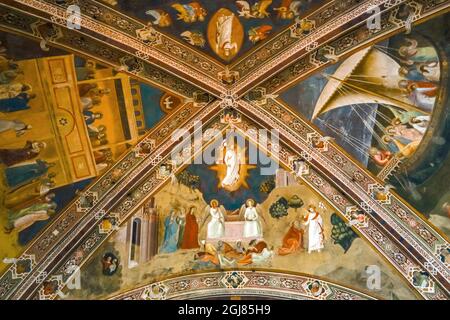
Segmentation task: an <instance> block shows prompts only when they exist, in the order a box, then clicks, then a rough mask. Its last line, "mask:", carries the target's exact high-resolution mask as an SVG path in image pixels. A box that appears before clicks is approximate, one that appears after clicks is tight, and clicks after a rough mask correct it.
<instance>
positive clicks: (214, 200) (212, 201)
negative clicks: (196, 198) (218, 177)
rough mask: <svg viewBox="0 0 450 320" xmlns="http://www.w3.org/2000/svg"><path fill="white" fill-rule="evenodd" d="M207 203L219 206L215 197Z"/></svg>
mask: <svg viewBox="0 0 450 320" xmlns="http://www.w3.org/2000/svg"><path fill="white" fill-rule="evenodd" d="M209 205H210V206H211V207H218V206H219V201H217V200H216V199H212V200H211V202H210V203H209Z"/></svg>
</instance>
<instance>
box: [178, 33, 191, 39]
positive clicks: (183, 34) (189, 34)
mask: <svg viewBox="0 0 450 320" xmlns="http://www.w3.org/2000/svg"><path fill="white" fill-rule="evenodd" d="M180 36H182V37H186V38H189V39H190V38H191V36H192V32H190V31H185V32H183V33H182V34H180Z"/></svg>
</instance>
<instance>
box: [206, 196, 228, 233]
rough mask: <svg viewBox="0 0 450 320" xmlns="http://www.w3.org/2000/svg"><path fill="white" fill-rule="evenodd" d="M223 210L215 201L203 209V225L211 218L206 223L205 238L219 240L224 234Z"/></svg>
mask: <svg viewBox="0 0 450 320" xmlns="http://www.w3.org/2000/svg"><path fill="white" fill-rule="evenodd" d="M225 212H226V211H225V208H224V207H223V206H219V202H218V201H217V200H211V203H210V205H209V206H206V208H205V219H204V221H203V223H204V222H205V221H206V220H207V219H208V218H209V217H211V221H210V222H209V223H208V229H207V238H208V239H217V238H221V237H223V236H224V234H225Z"/></svg>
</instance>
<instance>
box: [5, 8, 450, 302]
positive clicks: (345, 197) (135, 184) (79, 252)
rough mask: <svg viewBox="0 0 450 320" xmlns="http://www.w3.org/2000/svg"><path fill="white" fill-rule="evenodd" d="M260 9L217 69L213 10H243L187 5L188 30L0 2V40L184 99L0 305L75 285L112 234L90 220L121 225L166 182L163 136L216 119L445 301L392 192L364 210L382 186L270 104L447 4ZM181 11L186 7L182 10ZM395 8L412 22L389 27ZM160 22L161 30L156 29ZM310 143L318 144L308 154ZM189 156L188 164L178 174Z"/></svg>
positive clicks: (38, 249)
mask: <svg viewBox="0 0 450 320" xmlns="http://www.w3.org/2000/svg"><path fill="white" fill-rule="evenodd" d="M238 2H239V1H238ZM250 2H251V1H250ZM260 2H266V1H260ZM269 2H270V4H268V7H267V12H268V13H269V15H268V16H265V15H264V12H263V11H258V10H250V13H249V15H250V16H248V17H243V18H241V22H239V19H238V20H237V21H238V22H236V23H240V27H241V28H242V29H243V31H242V35H241V36H242V38H243V39H242V41H241V42H242V43H241V44H239V48H238V49H239V50H237V52H236V54H232V56H229V57H227V56H224V54H223V52H220V50H215V47H214V45H212V44H211V42H214V41H215V40H214V37H212V38H208V29H209V28H210V25H211V22H210V21H211V19H212V18H214V15H215V13H217V12H218V10H219V9H221V8H226V9H227V10H228V11H229V12H232V13H234V14H235V15H239V14H238V12H239V11H241V12H243V10H245V6H243V4H242V5H238V4H237V3H236V2H234V1H214V2H211V1H197V2H195V3H196V4H198V5H199V6H200V7H202V8H203V9H204V12H205V13H206V14H205V17H203V16H202V17H200V16H197V17H196V18H195V19H194V20H195V21H194V20H191V21H187V22H186V21H183V18H185V19H189V15H188V13H189V12H190V11H189V10H188V11H186V12H187V13H185V14H187V15H188V16H183V12H184V11H183V10H182V9H180V8H179V7H178V6H177V4H178V2H177V1H169V2H168V1H154V2H152V4H149V3H146V2H142V1H123V2H122V1H119V3H118V4H117V5H115V6H110V5H107V4H104V3H101V2H98V1H92V0H78V1H70V0H67V1H58V0H15V1H13V0H5V1H2V3H1V4H0V28H1V29H2V30H4V31H8V32H13V33H16V34H19V35H23V36H26V37H29V38H31V39H34V40H36V41H40V42H41V44H42V46H54V47H57V48H60V49H64V50H66V51H69V52H73V53H76V54H79V55H82V56H85V57H88V58H91V59H93V60H96V61H99V62H101V63H103V64H105V65H108V66H111V67H114V68H115V69H116V70H119V71H121V72H125V73H127V74H130V75H132V76H133V77H134V78H136V79H138V80H140V81H142V82H145V83H148V84H150V85H152V86H156V87H158V88H161V89H162V90H164V91H166V92H171V93H173V94H176V95H178V96H180V97H183V98H185V99H186V100H185V101H186V103H184V104H183V105H182V106H180V107H179V108H178V109H177V110H176V112H174V113H171V114H170V115H168V116H167V117H166V118H165V119H164V120H163V121H161V122H160V123H159V124H158V125H156V126H155V127H154V128H153V129H152V130H150V131H149V132H148V133H147V134H146V135H145V137H144V138H143V139H142V140H141V141H140V142H139V143H138V144H137V145H135V146H134V147H133V148H132V150H130V152H128V153H127V154H126V155H125V156H124V157H123V158H121V159H120V160H119V161H118V162H117V163H115V164H114V166H113V167H112V168H110V169H109V170H108V172H107V173H105V174H104V175H102V176H101V177H99V178H98V179H96V180H95V182H93V183H92V184H91V185H90V186H88V187H87V189H85V190H84V192H83V194H82V195H81V197H87V196H90V197H92V199H93V201H92V202H91V203H90V204H88V205H82V201H81V199H80V198H77V199H76V200H75V201H73V202H72V203H71V204H70V205H69V206H67V207H66V208H65V209H64V211H63V212H62V213H61V214H60V215H59V216H58V217H57V218H56V219H55V220H54V221H53V222H52V223H51V224H50V225H49V226H48V227H47V228H46V229H45V231H43V232H42V233H41V234H40V235H39V237H38V238H37V239H36V240H35V241H33V242H32V243H31V244H30V246H29V247H28V248H27V249H26V250H25V252H24V253H23V254H22V255H21V256H20V258H19V259H18V260H19V261H29V262H30V264H31V265H32V268H31V269H30V270H29V271H28V272H25V273H23V272H22V273H20V274H19V273H18V272H17V263H15V264H13V265H12V266H11V267H10V268H9V269H8V270H7V271H6V272H5V273H4V274H3V275H2V277H1V279H0V286H1V290H0V297H1V298H2V299H24V298H27V299H32V298H38V299H39V298H40V299H54V298H56V297H57V294H56V293H53V294H48V295H47V294H43V289H42V283H43V282H44V281H45V280H49V279H50V280H54V281H56V283H57V284H58V286H59V287H58V288H59V289H62V288H63V287H64V286H65V284H66V281H67V280H68V279H70V276H71V273H72V271H73V270H72V269H70V268H69V267H70V266H74V265H75V266H81V265H83V264H84V263H85V262H86V261H87V260H88V259H89V257H90V256H91V255H92V254H93V253H94V252H95V251H96V249H97V248H99V246H100V245H101V244H102V243H104V242H105V241H106V240H107V239H108V237H110V236H111V234H112V233H113V232H114V230H110V231H102V230H101V228H99V225H100V223H101V221H102V219H103V218H104V217H114V219H115V220H116V223H117V225H121V224H123V223H125V222H126V221H127V219H128V218H129V217H131V216H132V214H133V213H134V212H135V210H136V209H137V208H139V207H140V206H142V204H143V203H144V202H145V201H146V199H148V198H149V197H151V196H152V195H153V194H155V193H156V192H157V191H158V190H159V189H160V188H161V187H163V186H164V185H165V184H166V183H167V182H168V180H169V178H168V177H161V176H159V175H158V174H157V172H156V171H157V168H159V166H160V165H161V164H164V163H166V162H167V161H169V158H170V155H171V152H172V150H173V149H176V148H177V147H179V141H178V140H174V139H171V136H172V133H173V132H174V131H175V130H176V129H177V128H181V127H182V128H184V129H186V130H187V132H188V133H189V135H190V136H193V135H194V134H195V131H196V130H197V129H198V128H196V126H195V123H196V122H198V121H201V122H202V123H203V126H204V128H203V129H206V128H208V127H211V128H212V127H214V128H218V129H220V130H225V129H226V128H228V127H229V126H230V124H227V123H225V124H224V123H223V122H221V121H220V116H221V115H222V113H223V112H224V109H228V108H233V109H235V110H237V111H238V112H239V113H240V114H241V116H242V117H243V121H242V122H240V123H239V124H234V128H235V129H236V130H238V131H239V132H240V133H241V134H242V135H244V136H246V137H247V138H248V139H251V140H254V141H253V142H254V143H255V144H260V145H262V142H261V141H259V140H258V139H257V138H255V137H252V136H249V135H248V132H249V130H248V129H249V128H254V129H268V130H272V129H276V130H278V132H279V134H280V142H279V144H278V145H269V146H264V147H266V148H267V152H268V153H269V154H270V155H271V156H272V157H275V158H276V159H277V160H278V161H279V162H280V163H281V164H282V165H283V166H284V167H286V168H292V166H293V163H292V158H295V157H301V158H303V159H305V160H306V162H307V165H308V168H309V171H308V174H306V175H304V176H303V177H302V179H303V181H304V183H306V184H307V185H308V186H310V187H311V188H312V189H314V190H316V191H317V192H319V193H320V194H321V195H322V196H323V197H324V198H325V199H327V200H328V202H329V203H330V204H332V205H333V206H334V207H335V208H336V210H337V211H338V212H339V213H340V214H341V215H342V217H343V218H344V219H346V220H347V221H349V220H351V216H350V213H351V212H352V211H353V210H358V211H360V212H361V213H362V214H363V215H364V216H365V220H364V222H363V223H360V224H354V225H353V228H354V229H355V230H357V231H358V233H359V234H361V235H362V237H364V239H365V240H367V241H368V242H369V243H370V244H371V246H372V247H373V248H374V249H375V250H376V251H377V252H378V253H379V254H380V255H381V256H382V257H383V258H385V259H386V261H388V262H389V263H390V264H391V265H392V266H393V267H394V268H395V269H396V270H397V271H398V272H399V274H400V275H401V276H402V277H403V278H404V279H405V281H407V282H408V283H409V284H410V286H411V287H412V288H414V290H416V291H417V293H418V294H419V295H420V296H421V297H422V298H424V299H448V298H449V297H450V271H449V265H448V261H445V260H444V261H443V260H442V259H441V258H440V257H441V252H442V250H444V249H445V250H447V248H449V246H450V244H449V243H448V240H447V239H446V237H445V236H443V235H442V234H441V233H440V232H438V231H437V230H436V229H435V228H434V227H432V226H431V225H430V224H428V222H427V221H425V220H424V219H423V217H422V216H421V214H420V213H418V212H417V211H415V210H414V209H413V208H412V207H411V206H410V205H408V203H407V202H406V201H404V200H403V199H402V198H401V197H400V196H399V195H398V194H396V193H395V192H394V191H392V190H388V191H387V192H386V194H385V197H384V198H383V199H379V198H377V197H375V196H374V190H375V191H376V190H385V189H386V185H387V184H389V182H388V181H387V179H386V178H387V177H388V176H389V174H386V175H385V176H375V175H374V174H372V173H371V172H369V171H368V170H367V169H366V168H365V167H364V166H362V165H361V164H360V163H359V162H358V161H356V160H354V159H353V158H352V157H351V156H349V155H348V153H347V152H345V151H344V150H343V149H342V148H341V147H340V146H338V145H337V144H336V143H335V142H333V141H330V140H329V139H327V138H326V136H325V135H324V134H323V133H322V132H321V131H320V130H319V129H317V127H316V126H315V125H314V124H312V123H311V121H310V120H307V119H306V118H305V117H304V116H303V115H302V114H300V113H298V112H296V111H294V110H295V108H294V107H291V106H289V105H287V104H286V103H285V102H283V101H282V100H281V99H279V98H278V95H280V93H281V92H284V91H285V90H286V89H288V88H290V87H292V86H294V85H296V84H298V83H299V82H301V81H302V80H305V79H307V78H308V77H310V76H312V75H313V74H315V73H317V72H319V71H322V70H324V69H325V68H327V67H330V66H333V65H335V64H336V63H338V62H342V61H344V60H345V59H346V58H347V57H350V56H352V55H353V54H355V53H356V52H359V51H360V50H362V49H365V48H369V47H371V46H372V45H373V44H374V43H378V42H380V41H382V40H384V39H386V38H387V37H390V36H393V35H395V34H399V33H402V32H405V27H406V28H409V27H410V26H409V23H412V24H413V25H416V24H419V23H421V22H424V21H426V20H428V19H431V18H432V17H434V16H437V15H440V14H443V13H444V12H447V11H448V10H449V8H450V1H436V0H434V1H432V0H413V1H411V0H407V1H401V0H395V1H392V0H372V1H356V0H345V1H301V3H300V6H299V7H298V8H299V11H298V14H297V12H296V13H295V14H293V15H292V16H289V17H286V18H284V17H281V16H279V12H280V10H275V8H280V7H282V5H283V4H286V3H290V2H289V1H273V3H271V2H272V1H269ZM71 4H77V5H78V6H79V7H80V8H81V14H82V15H81V19H80V22H81V23H80V26H81V28H80V29H76V28H75V29H71V28H68V27H67V25H68V24H67V22H68V20H70V19H71V18H70V13H68V12H67V10H66V9H67V7H68V6H69V5H71ZM374 6H377V8H379V10H380V11H379V12H380V13H379V14H380V23H381V26H380V28H376V29H371V28H369V25H368V24H367V23H366V21H367V19H368V18H370V16H371V15H372V11H371V9H373V7H374ZM191 8H194V9H196V8H197V7H196V5H192V4H191ZM405 8H406V9H407V12H410V14H407V15H402V14H401V13H402V11H404V10H405ZM184 9H185V10H187V9H189V8H187V7H184ZM197 9H198V8H197ZM197 9H196V10H197ZM198 10H200V9H198ZM194 11H195V10H194ZM195 12H197V11H195ZM177 14H179V15H181V16H180V19H181V20H178V19H177ZM242 14H244V13H242ZM260 14H261V15H262V16H261V17H259V15H260ZM161 15H163V17H165V19H166V20H167V24H170V25H164V23H163V22H161V21H159V23H158V22H157V21H156V19H158V18H161ZM216 18H217V17H216ZM192 19H193V18H192ZM155 21H156V22H155ZM149 22H151V23H149ZM212 25H213V27H214V24H212ZM262 25H267V26H270V33H268V34H267V37H266V36H263V38H264V39H261V40H260V41H257V43H256V44H254V43H252V41H251V40H250V39H249V38H248V34H249V31H250V30H251V29H252V28H255V27H260V26H262ZM267 30H269V29H267ZM186 31H189V32H191V36H192V32H193V31H198V32H200V34H202V35H203V37H204V38H205V43H204V49H202V48H201V46H200V47H199V46H197V45H196V43H194V44H190V43H188V42H189V39H190V40H192V41H194V40H195V39H194V40H193V38H189V36H188V35H187V34H185V36H184V38H183V36H182V33H185V32H186ZM216 40H217V39H216ZM236 41H238V42H239V39H237V40H236ZM317 141H322V142H323V144H320V146H318V145H317ZM185 148H188V149H191V148H194V146H191V145H188V146H186V147H185ZM193 151H195V150H193ZM191 154H192V155H193V154H194V152H192V153H190V154H189V157H187V158H186V159H185V160H186V161H189V160H190V158H191ZM181 169H182V167H180V168H179V169H177V170H181ZM392 169H394V168H392ZM71 270H72V271H71ZM414 272H424V273H426V274H428V275H430V285H429V286H427V287H426V288H425V287H422V286H419V285H417V283H415V282H414V279H413V274H414ZM331 286H332V285H331ZM130 295H131V293H130ZM364 297H365V298H367V297H366V296H364Z"/></svg>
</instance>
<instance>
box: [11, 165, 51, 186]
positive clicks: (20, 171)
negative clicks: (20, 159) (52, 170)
mask: <svg viewBox="0 0 450 320" xmlns="http://www.w3.org/2000/svg"><path fill="white" fill-rule="evenodd" d="M47 171H48V164H47V162H45V161H42V160H39V159H38V160H36V162H35V163H32V164H26V165H23V166H17V167H9V168H6V169H5V175H6V182H7V183H8V186H10V187H11V188H15V187H19V186H23V185H25V184H27V183H29V182H31V181H33V180H35V179H37V178H39V177H41V176H43V175H44V174H46V173H47Z"/></svg>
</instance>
